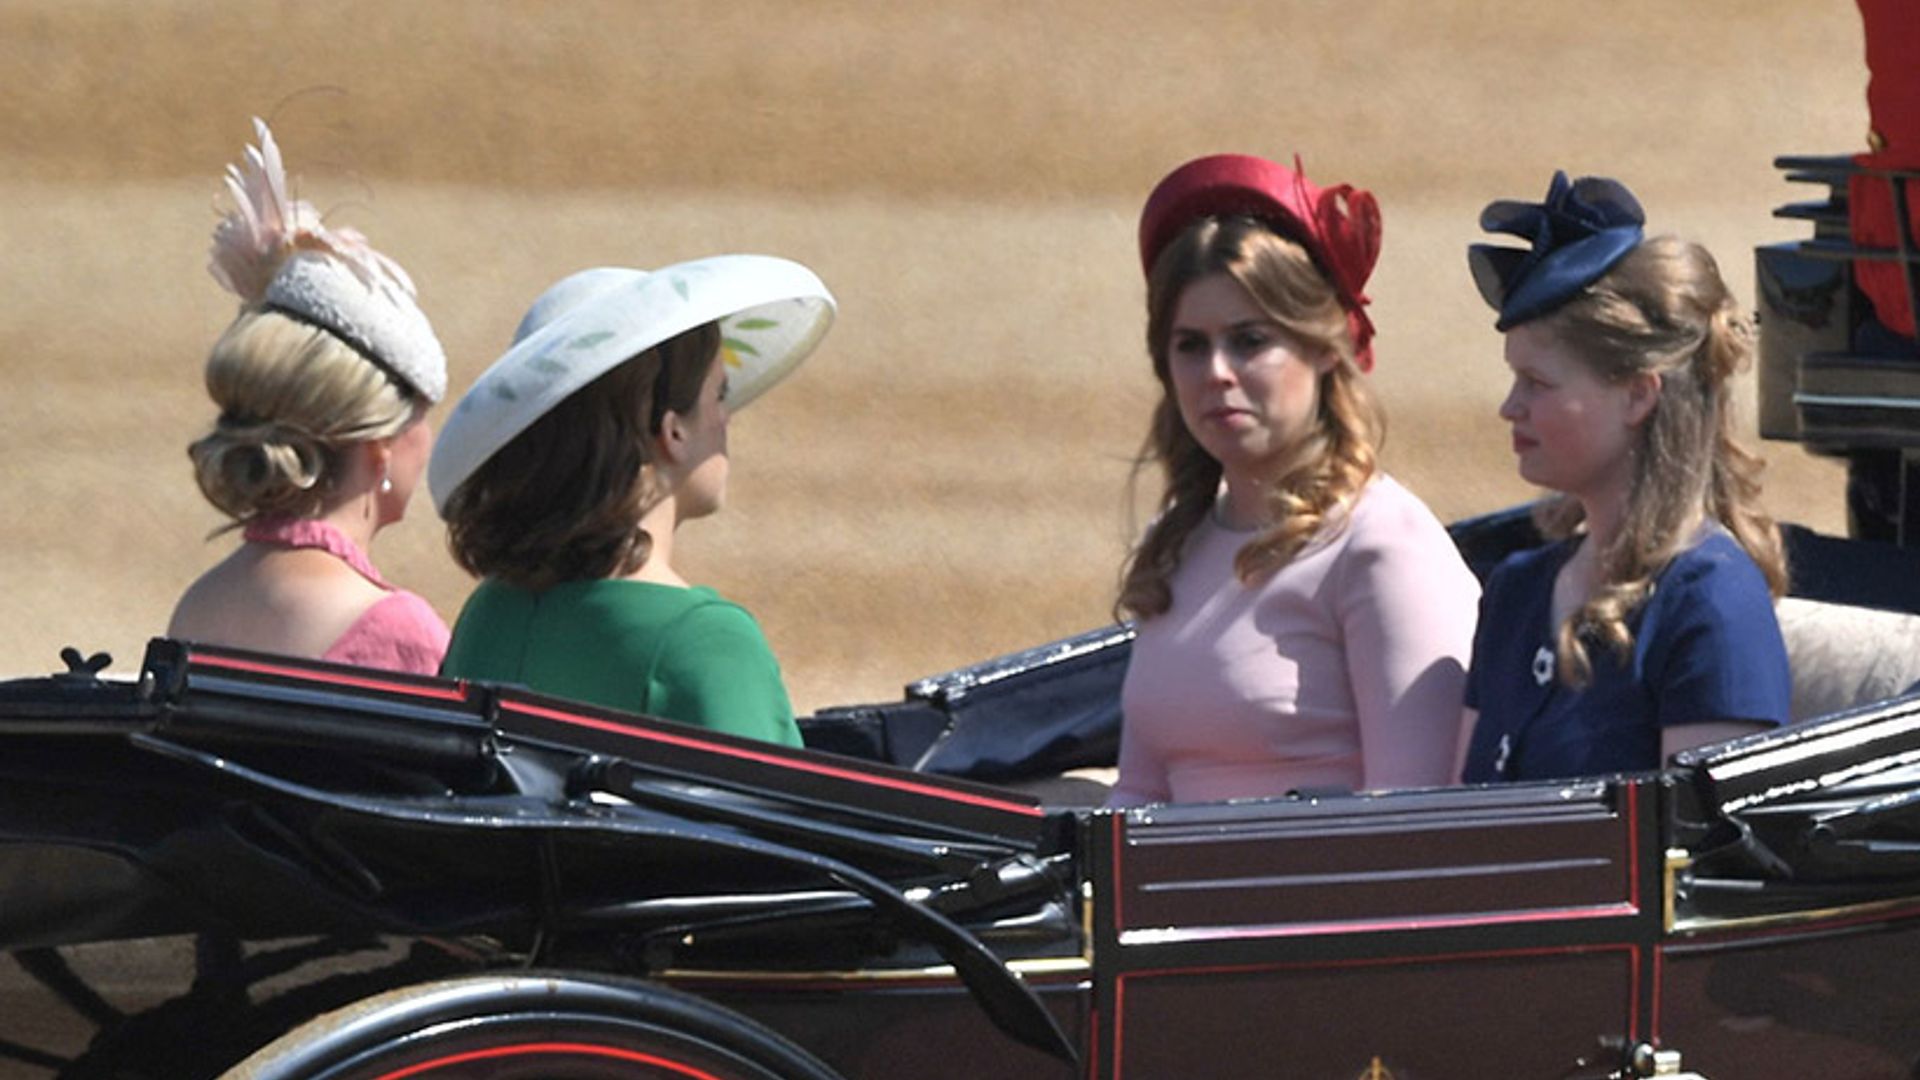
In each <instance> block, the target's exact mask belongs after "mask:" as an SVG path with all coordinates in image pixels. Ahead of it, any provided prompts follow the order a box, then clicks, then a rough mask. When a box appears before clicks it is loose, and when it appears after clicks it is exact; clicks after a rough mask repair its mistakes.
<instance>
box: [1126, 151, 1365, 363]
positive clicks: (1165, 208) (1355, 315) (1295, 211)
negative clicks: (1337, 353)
mask: <svg viewBox="0 0 1920 1080" xmlns="http://www.w3.org/2000/svg"><path fill="white" fill-rule="evenodd" d="M1232 216H1243V217H1251V218H1256V219H1258V220H1260V221H1263V222H1266V223H1267V225H1269V226H1270V227H1271V228H1272V229H1273V230H1274V231H1275V232H1277V233H1279V234H1280V235H1282V236H1284V237H1286V238H1287V239H1289V240H1292V241H1294V242H1295V243H1297V244H1299V245H1300V246H1301V247H1304V248H1306V249H1307V254H1308V255H1310V256H1312V258H1313V261H1314V263H1315V264H1317V265H1318V266H1319V267H1320V271H1321V273H1323V274H1325V275H1326V276H1327V280H1328V281H1330V282H1332V283H1333V287H1334V291H1335V292H1336V293H1338V294H1339V297H1340V304H1341V306H1342V307H1344V308H1346V309H1347V329H1348V331H1349V332H1350V333H1351V334H1352V336H1353V362H1354V363H1355V364H1356V365H1357V366H1358V367H1359V368H1360V370H1361V371H1372V370H1373V322H1372V320H1370V319H1368V318H1367V314H1366V310H1365V308H1366V305H1367V303H1368V301H1367V293H1366V284H1367V277H1368V276H1369V275H1371V274H1372V273H1373V266H1374V263H1375V262H1377V261H1379V258H1380V204H1379V203H1377V202H1375V201H1374V198H1373V193H1372V192H1369V191H1363V190H1361V189H1359V188H1356V187H1354V186H1353V185H1351V184H1341V185H1339V186H1337V187H1329V188H1321V187H1316V186H1315V185H1314V184H1313V183H1312V182H1311V181H1309V180H1308V179H1307V177H1306V173H1305V171H1304V170H1302V169H1301V167H1300V159H1299V158H1298V157H1295V158H1294V159H1293V168H1291V169H1289V168H1287V167H1286V166H1284V165H1280V164H1277V163H1275V162H1272V161H1268V160H1267V159H1265V158H1258V157H1252V156H1249V155H1247V154H1215V155H1213V156H1211V157H1203V158H1196V159H1194V160H1193V161H1189V162H1187V163H1186V164H1185V165H1182V166H1180V167H1179V168H1177V169H1175V170H1173V171H1172V172H1171V173H1168V174H1167V177H1166V179H1164V180H1162V181H1160V184H1159V186H1158V187H1155V188H1154V189H1153V194H1152V195H1149V196H1147V205H1146V207H1145V208H1144V209H1142V210H1141V211H1140V263H1141V266H1142V268H1143V269H1144V270H1145V271H1146V272H1147V273H1149V274H1151V273H1152V272H1153V264H1154V260H1156V259H1158V258H1159V257H1160V252H1161V251H1163V250H1165V249H1166V246H1167V245H1168V244H1171V243H1172V242H1173V240H1174V238H1175V237H1177V236H1179V235H1180V233H1181V232H1182V231H1183V230H1185V229H1186V228H1187V226H1189V225H1191V224H1193V223H1194V222H1195V221H1198V220H1199V219H1201V218H1204V217H1232Z"/></svg>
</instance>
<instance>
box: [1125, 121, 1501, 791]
mask: <svg viewBox="0 0 1920 1080" xmlns="http://www.w3.org/2000/svg"><path fill="white" fill-rule="evenodd" d="M1379 242H1380V219H1379V212H1378V210H1377V209H1376V208H1375V204H1374V201H1373V197H1372V196H1371V195H1369V194H1368V193H1366V192H1364V191H1358V190H1355V189H1353V188H1351V187H1349V186H1344V185H1343V186H1340V187H1335V188H1329V189H1325V190H1322V189H1320V188H1318V187H1315V186H1314V185H1313V184H1311V183H1309V182H1308V181H1307V179H1306V177H1305V176H1304V175H1302V174H1300V173H1299V172H1298V171H1297V170H1291V169H1287V168H1285V167H1284V166H1281V165H1278V164H1275V163H1273V162H1271V161H1266V160H1264V159H1261V158H1254V157H1244V156H1240V155H1220V156H1215V157H1208V158H1201V159H1199V160H1197V161H1193V162H1189V163H1187V164H1186V165H1183V166H1181V167H1180V168H1179V169H1177V170H1175V171H1174V172H1173V173H1172V174H1170V175H1169V176H1168V177H1167V178H1166V179H1165V180H1163V181H1161V183H1160V185H1159V187H1158V188H1156V189H1155V191H1154V193H1153V195H1152V196H1151V197H1150V198H1149V199H1148V201H1147V205H1146V209H1145V211H1144V212H1143V213H1142V216H1141V223H1140V247H1141V259H1142V261H1143V263H1144V264H1145V268H1146V271H1147V293H1148V297H1147V309H1148V313H1147V347H1148V351H1149V353H1150V354H1151V355H1152V358H1153V370H1154V375H1155V376H1156V378H1158V380H1159V382H1160V385H1161V388H1162V398H1161V401H1160V404H1159V406H1158V408H1157V409H1156V411H1155V413H1154V418H1153V424H1152V428H1151V431H1150V433H1149V435H1148V439H1147V447H1146V451H1145V453H1144V455H1143V456H1144V458H1145V460H1147V461H1151V462H1153V463H1156V464H1158V465H1159V466H1160V467H1161V468H1162V469H1163V471H1164V472H1165V475H1166V489H1165V492H1164V494H1163V495H1162V496H1161V500H1160V514H1159V516H1158V518H1157V519H1156V520H1155V521H1154V523H1153V524H1152V525H1151V526H1150V527H1149V528H1148V530H1147V532H1146V535H1145V536H1144V537H1143V538H1142V540H1141V541H1140V543H1139V545H1138V547H1137V548H1136V549H1135V551H1134V552H1133V554H1132V556H1131V558H1130V560H1129V562H1128V565H1127V568H1126V572H1125V575H1124V579H1123V582H1122V586H1121V593H1120V599H1119V604H1118V606H1119V609H1120V611H1121V612H1122V613H1123V614H1126V615H1131V616H1132V617H1133V618H1134V619H1135V620H1136V624H1137V628H1138V634H1139V636H1138V638H1137V639H1136V640H1135V642H1134V645H1133V655H1132V661H1131V663H1130V665H1129V667H1128V671H1127V677H1126V682H1125V684H1124V687H1123V689H1122V693H1121V706H1122V710H1123V713H1124V717H1125V719H1124V723H1123V727H1122V733H1121V743H1120V770H1119V778H1118V782H1117V784H1116V786H1115V788H1114V790H1113V792H1112V795H1111V797H1110V799H1109V802H1110V804H1112V805H1116V806H1132V805H1139V804H1143V803H1154V802H1202V801H1215V800H1221V799H1235V798H1248V797H1262V796H1279V795H1284V794H1286V793H1288V792H1296V791H1297V792H1333V791H1351V790H1362V789H1366V790H1372V789H1380V788H1388V787H1409V786H1426V785H1438V784H1444V783H1447V782H1448V781H1449V780H1450V778H1451V775H1450V774H1451V768H1452V758H1453V749H1454V743H1455V738H1456V735H1457V733H1458V730H1459V726H1458V724H1459V706H1460V700H1461V693H1462V687H1463V685H1464V681H1465V675H1466V661H1467V657H1468V654H1469V651H1470V649H1471V647H1472V643H1473V629H1474V620H1475V614H1476V609H1477V604H1478V600H1479V587H1478V584H1477V582H1476V581H1475V580H1474V577H1473V575H1472V573H1471V572H1470V571H1469V570H1468V569H1467V567H1466V565H1465V564H1464V563H1463V562H1462V561H1461V559H1460V556H1459V554H1458V552H1457V551H1456V550H1455V548H1454V546H1453V544H1452V542H1451V541H1450V540H1449V539H1448V537H1447V534H1446V530H1445V529H1444V528H1443V527H1442V526H1441V524H1440V522H1439V521H1438V520H1437V519H1435V517H1434V516H1433V514H1432V513H1431V512H1430V511H1429V510H1428V509H1427V507H1426V505H1425V504H1423V503H1422V502H1421V501H1420V500H1419V499H1418V498H1416V497H1415V496H1414V495H1413V494H1412V493H1410V492H1409V491H1407V489H1405V488H1403V487H1401V486H1400V485H1399V484H1398V483H1396V482H1394V480H1393V479H1392V478H1391V477H1389V476H1387V475H1385V474H1384V473H1382V472H1381V471H1380V470H1379V468H1378V467H1377V464H1376V456H1377V452H1378V449H1379V445H1380V438H1381V431H1382V421H1381V416H1380V412H1379V408H1378V406H1377V404H1376V403H1375V400H1374V398H1373V395H1372V393H1371V392H1370V390H1369V389H1368V386H1367V382H1366V378H1365V373H1366V372H1367V371H1369V370H1371V369H1372V366H1373V350H1372V344H1371V342H1372V337H1373V326H1372V324H1371V323H1370V322H1369V321H1368V319H1367V316H1366V314H1365V312H1364V309H1363V305H1364V304H1365V303H1366V296H1365V292H1364V286H1365V284H1366V279H1367V276H1368V274H1369V273H1370V272H1371V271H1372V269H1373V264H1374V261H1375V258H1376V256H1377V254H1378V252H1379Z"/></svg>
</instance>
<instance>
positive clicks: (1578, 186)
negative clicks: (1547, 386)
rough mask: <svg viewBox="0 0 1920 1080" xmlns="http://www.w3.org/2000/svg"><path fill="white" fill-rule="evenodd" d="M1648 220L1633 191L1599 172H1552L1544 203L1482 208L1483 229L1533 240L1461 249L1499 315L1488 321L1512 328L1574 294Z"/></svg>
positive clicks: (1609, 265)
mask: <svg viewBox="0 0 1920 1080" xmlns="http://www.w3.org/2000/svg"><path fill="white" fill-rule="evenodd" d="M1646 221H1647V215H1646V213H1645V212H1644V211H1642V210H1641V209H1640V201H1639V200H1638V199H1635V198H1634V197H1633V192H1631V191H1628V190H1627V188H1626V185H1624V184H1622V183H1620V182H1619V181H1618V180H1609V179H1607V178H1606V177H1604V176H1583V177H1581V178H1580V179H1578V180H1574V181H1568V179H1567V174H1566V173H1564V172H1555V173H1554V174H1553V184H1552V185H1551V186H1550V187H1548V188H1547V198H1546V201H1544V202H1538V203H1529V202H1519V201H1516V200H1512V199H1502V200H1500V201H1498V202H1493V203H1488V204H1487V208H1486V209H1485V210H1482V211H1480V227H1481V228H1482V229H1485V230H1486V231H1488V232H1496V233H1511V234H1512V235H1514V236H1518V237H1520V238H1521V239H1523V240H1525V241H1527V242H1528V243H1529V244H1531V245H1532V246H1531V247H1527V248H1512V247H1497V246H1495V245H1493V244H1473V245H1470V246H1469V247H1468V248H1467V265H1468V266H1470V267H1472V268H1473V283H1474V284H1475V285H1477V286H1479V287H1480V295H1481V296H1483V297H1485V298H1486V301H1487V303H1488V304H1489V305H1491V306H1492V307H1493V309H1494V310H1495V311H1498V312H1499V313H1500V318H1499V321H1497V322H1495V323H1494V327H1495V328H1496V329H1499V330H1511V329H1513V328H1514V327H1516V326H1519V325H1520V324H1521V323H1523V322H1526V321H1528V320H1529V319H1533V318H1536V317H1538V316H1541V315H1545V314H1546V313H1547V312H1549V311H1552V310H1553V309H1554V308H1557V307H1559V306H1560V305H1561V304H1564V303H1566V302H1567V301H1569V300H1571V299H1573V298H1574V296H1576V295H1577V294H1578V293H1579V292H1580V290H1582V289H1584V288H1586V287H1587V286H1589V285H1591V284H1593V283H1594V282H1596V281H1598V280H1600V277H1601V275H1603V274H1605V273H1606V272H1607V271H1608V270H1611V269H1613V265H1614V264H1615V263H1617V262H1619V261H1620V260H1621V259H1622V258H1623V257H1625V255H1626V254H1627V252H1629V251H1632V250H1633V249H1634V248H1635V247H1637V246H1638V245H1639V243H1640V237H1641V235H1642V226H1644V225H1645V224H1646Z"/></svg>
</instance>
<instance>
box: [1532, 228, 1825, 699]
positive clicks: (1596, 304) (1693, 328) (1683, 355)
mask: <svg viewBox="0 0 1920 1080" xmlns="http://www.w3.org/2000/svg"><path fill="white" fill-rule="evenodd" d="M1539 325H1541V326H1543V327H1544V328H1545V329H1546V330H1547V331H1548V332H1549V333H1551V334H1552V335H1553V336H1554V338H1555V339H1556V340H1558V341H1560V342H1561V343H1562V344H1564V345H1566V346H1567V347H1568V350H1569V352H1570V353H1571V354H1572V355H1573V356H1574V357H1575V358H1576V359H1578V360H1579V361H1581V362H1582V363H1584V364H1586V365H1587V367H1588V368H1589V369H1590V370H1592V371H1593V372H1594V373H1595V374H1596V375H1598V376H1599V377H1600V378H1601V379H1603V380H1606V381H1608V382H1615V383H1618V382H1624V381H1625V380H1627V379H1631V378H1633V377H1635V376H1637V375H1642V374H1655V375H1658V376H1659V377H1660V392H1659V397H1658V399H1657V400H1656V402H1655V404H1654V407H1653V411H1652V412H1651V413H1650V414H1649V415H1648V417H1647V419H1646V421H1645V422H1644V423H1642V424H1641V425H1640V428H1639V430H1638V432H1637V434H1636V436H1635V443H1634V446H1633V459H1632V469H1633V472H1632V477H1633V478H1632V481H1631V485H1632V486H1631V489H1630V491H1629V493H1628V496H1627V506H1626V511H1625V513H1624V514H1623V515H1622V523H1621V528H1620V531H1619V533H1618V534H1617V535H1616V536H1614V537H1613V539H1612V540H1611V542H1609V543H1608V544H1607V546H1606V548H1605V549H1603V550H1602V551H1600V552H1598V553H1597V554H1598V558H1599V568H1600V585H1599V587H1598V588H1597V589H1596V590H1595V592H1594V594H1593V596H1592V597H1590V598H1589V599H1588V600H1587V602H1586V603H1585V604H1583V605H1581V606H1580V608H1579V609H1578V610H1576V611H1575V612H1574V613H1573V614H1572V615H1571V616H1570V617H1569V618H1568V619H1567V620H1566V622H1565V623H1563V624H1562V625H1561V626H1560V627H1559V628H1558V630H1557V632H1556V639H1555V648H1556V652H1557V653H1558V655H1559V660H1560V663H1559V664H1558V665H1557V666H1558V667H1559V669H1560V672H1561V680H1562V682H1564V683H1566V684H1567V685H1569V686H1572V687H1576V688H1578V687H1583V686H1586V685H1587V684H1589V683H1590V682H1591V681H1592V679H1593V662H1592V657H1591V656H1590V654H1589V651H1588V643H1589V642H1595V643H1599V644H1601V645H1604V646H1605V647H1607V648H1609V649H1611V650H1612V651H1613V652H1614V653H1615V654H1616V655H1618V656H1625V655H1627V654H1628V653H1630V652H1631V650H1632V648H1633V632H1632V630H1631V629H1630V628H1629V627H1628V626H1627V620H1628V619H1629V618H1631V617H1632V615H1633V613H1634V612H1635V611H1637V610H1638V609H1639V608H1640V606H1641V605H1642V604H1644V603H1645V602H1646V600H1647V597H1648V596H1649V595H1651V593H1652V591H1653V579H1654V578H1655V577H1656V576H1657V575H1658V574H1659V573H1660V571H1661V570H1663V569H1664V568H1665V567H1666V565H1667V564H1668V563H1669V562H1671V561H1672V559H1673V557H1674V556H1675V555H1676V554H1678V553H1679V552H1680V550H1681V549H1682V548H1684V547H1685V546H1686V544H1687V541H1688V540H1689V539H1690V538H1691V537H1690V535H1689V530H1688V524H1689V522H1691V521H1693V520H1694V517H1695V515H1696V514H1697V513H1704V514H1706V515H1707V516H1708V517H1709V518H1711V519H1712V520H1714V521H1717V522H1719V523H1720V524H1722V525H1724V526H1725V527H1726V529H1727V531H1728V532H1730V533H1732V534H1733V537H1734V539H1735V540H1737V541H1738V542H1739V544H1740V546H1741V547H1742V548H1745V549H1746V552H1747V554H1748V555H1750V556H1751V557H1752V558H1753V561H1754V562H1755V563H1756V564H1758V566H1759V567H1760V571H1761V573H1762V574H1763V575H1765V577H1766V579H1767V587H1768V588H1769V589H1770V590H1771V591H1772V592H1773V595H1775V596H1780V595H1782V594H1783V593H1785V592H1786V589H1787V560H1786V552H1785V550H1784V548H1783V547H1782V545H1781V540H1780V529H1779V527H1778V526H1777V525H1776V524H1775V523H1774V520H1773V519H1772V518H1771V517H1769V516H1768V515H1767V514H1766V513H1765V511H1763V510H1762V509H1761V508H1760V505H1759V498H1760V472H1761V470H1762V468H1763V467H1764V466H1763V463H1762V462H1761V461H1760V459H1759V458H1758V457H1756V456H1754V455H1753V454H1751V453H1749V452H1748V451H1747V450H1746V449H1744V448H1743V447H1741V446H1740V445H1739V443H1738V442H1736V441H1735V440H1734V432H1733V427H1734V409H1733V404H1732V400H1731V395H1730V390H1729V384H1730V383H1731V381H1732V378H1733V376H1734V374H1735V373H1737V372H1739V371H1742V370H1744V369H1745V368H1747V367H1748V366H1749V365H1750V364H1751V363H1752V361H1753V350H1754V344H1753V337H1754V333H1753V322H1752V320H1751V319H1750V318H1749V317H1748V316H1747V314H1746V313H1745V312H1744V311H1743V310H1741V308H1740V306H1739V305H1738V304H1737V303H1736V302H1735V301H1734V298H1733V294H1732V291H1731V290H1729V289H1728V288H1727V285H1726V282H1725V281H1724V280H1723V279H1722V278H1721V276H1720V268H1719V265H1718V264H1717V263H1715V262H1714V259H1713V256H1712V254H1710V253H1709V252H1708V251H1707V249H1706V248H1704V247H1701V246H1700V245H1699V244H1695V243H1691V242H1688V241H1684V240H1681V239H1679V238H1677V237H1673V236H1660V237H1655V238H1653V239H1650V240H1647V241H1645V242H1644V243H1642V244H1640V246H1639V247H1637V248H1635V249H1634V250H1633V251H1631V252H1629V253H1628V254H1627V256H1626V257H1625V258H1623V259H1622V260H1621V261H1620V262H1619V263H1618V264H1616V265H1615V266H1614V267H1613V269H1611V270H1609V271H1608V272H1607V273H1606V274H1605V275H1604V276H1603V277H1601V278H1600V280H1598V281H1596V282H1595V283H1593V284H1592V285H1590V286H1588V287H1587V288H1586V289H1585V290H1584V291H1582V292H1581V293H1580V294H1579V295H1578V296H1576V297H1575V298H1574V299H1572V300H1571V301H1569V302H1568V303H1567V304H1565V305H1564V306H1562V307H1560V308H1558V309H1556V310H1555V311H1553V312H1551V313H1549V314H1547V315H1544V316H1542V317H1541V319H1540V320H1539ZM1537 520H1538V522H1539V524H1540V527H1541V531H1542V532H1544V533H1545V534H1546V535H1548V536H1549V537H1552V538H1555V539H1564V538H1566V537H1569V536H1572V535H1574V534H1575V533H1577V532H1578V531H1579V530H1580V526H1581V524H1582V522H1583V521H1584V520H1585V512H1584V510H1583V509H1582V507H1581V505H1580V503H1579V501H1578V500H1577V499H1574V498H1572V497H1570V496H1560V497H1558V498H1555V499H1550V500H1548V501H1547V502H1545V503H1543V504H1542V506H1541V508H1540V510H1539V511H1538V513H1537Z"/></svg>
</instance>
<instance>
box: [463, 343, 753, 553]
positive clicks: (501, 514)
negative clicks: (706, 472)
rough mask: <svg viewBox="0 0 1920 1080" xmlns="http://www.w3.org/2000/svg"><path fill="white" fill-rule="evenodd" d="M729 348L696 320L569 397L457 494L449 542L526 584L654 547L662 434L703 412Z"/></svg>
mask: <svg viewBox="0 0 1920 1080" xmlns="http://www.w3.org/2000/svg"><path fill="white" fill-rule="evenodd" d="M719 354H720V330H719V328H718V327H717V326H716V325H715V324H713V323H708V324H706V325H705V326H700V327H696V328H694V329H692V330H689V331H687V332H686V333H684V334H681V335H679V336H678V337H674V338H670V339H668V340H667V341H665V342H662V343H661V344H660V345H657V346H655V347H654V348H651V349H648V350H647V351H646V352H643V353H641V354H639V355H638V356H635V357H634V358H632V359H631V360H628V361H626V362H624V363H622V364H620V365H619V366H618V367H615V368H614V369H613V370H611V371H609V372H607V373H606V374H605V375H602V376H600V377H599V378H598V379H595V380H594V381H593V382H591V383H588V384H587V385H586V386H584V387H581V388H580V389H579V390H576V391H574V392H573V393H572V394H570V395H568V396H567V398H566V400H564V401H562V402H561V403H560V404H558V405H556V406H554V407H553V408H552V409H551V410H549V411H548V412H547V413H546V415H544V416H542V417H541V418H540V419H539V420H538V421H536V422H535V423H534V424H533V426H531V427H529V428H527V430H525V431H523V432H521V433H520V434H519V435H517V436H515V437H514V439H513V441H511V442H509V443H507V445H505V446H503V447H501V448H500V449H499V451H498V452H496V453H495V454H494V455H493V456H492V457H490V458H488V459H487V461H486V463H485V464H483V465H481V466H480V468H478V469H476V470H475V471H474V473H473V475H472V476H469V477H468V478H467V479H466V480H465V481H464V482H462V483H461V485H460V486H459V487H457V488H455V489H454V490H453V494H452V495H450V496H448V498H447V505H446V510H445V516H446V519H447V547H448V548H449V549H450V550H451V551H452V552H453V558H454V561H455V562H457V563H459V564H460V565H461V567H463V568H464V569H465V570H466V571H467V572H468V573H471V574H473V575H474V576H476V577H492V578H497V579H499V580H501V581H504V582H507V583H508V584H511V585H517V586H520V587H521V588H525V589H533V590H539V589H545V588H549V587H551V586H554V585H558V584H560V583H561V582H565V581H583V580H597V579H600V578H608V577H619V576H621V575H624V574H630V573H632V572H633V571H635V570H637V569H639V568H640V567H641V566H642V565H644V564H645V563H646V561H647V556H648V555H649V554H650V553H651V552H652V550H653V538H652V537H651V536H649V535H648V534H647V532H646V530H644V529H642V528H640V519H641V517H642V516H644V515H645V514H646V512H647V511H648V510H650V509H652V508H653V506H654V505H655V504H657V503H658V502H659V501H660V499H661V498H662V497H663V495H664V492H662V491H661V490H660V489H659V487H658V480H657V478H656V475H655V470H654V469H653V468H652V467H651V466H652V465H653V464H654V461H653V438H654V436H655V435H656V434H658V433H659V430H660V422H661V420H662V418H664V417H665V415H666V414H667V412H668V411H669V410H671V411H673V412H677V413H683V414H684V413H687V412H689V411H691V410H692V409H693V408H694V406H695V404H697V403H698V401H699V399H700V386H701V384H702V383H703V382H704V381H705V380H706V378H707V373H708V372H709V371H711V370H712V368H713V365H714V363H715V362H716V359H717V358H718V356H719Z"/></svg>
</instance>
